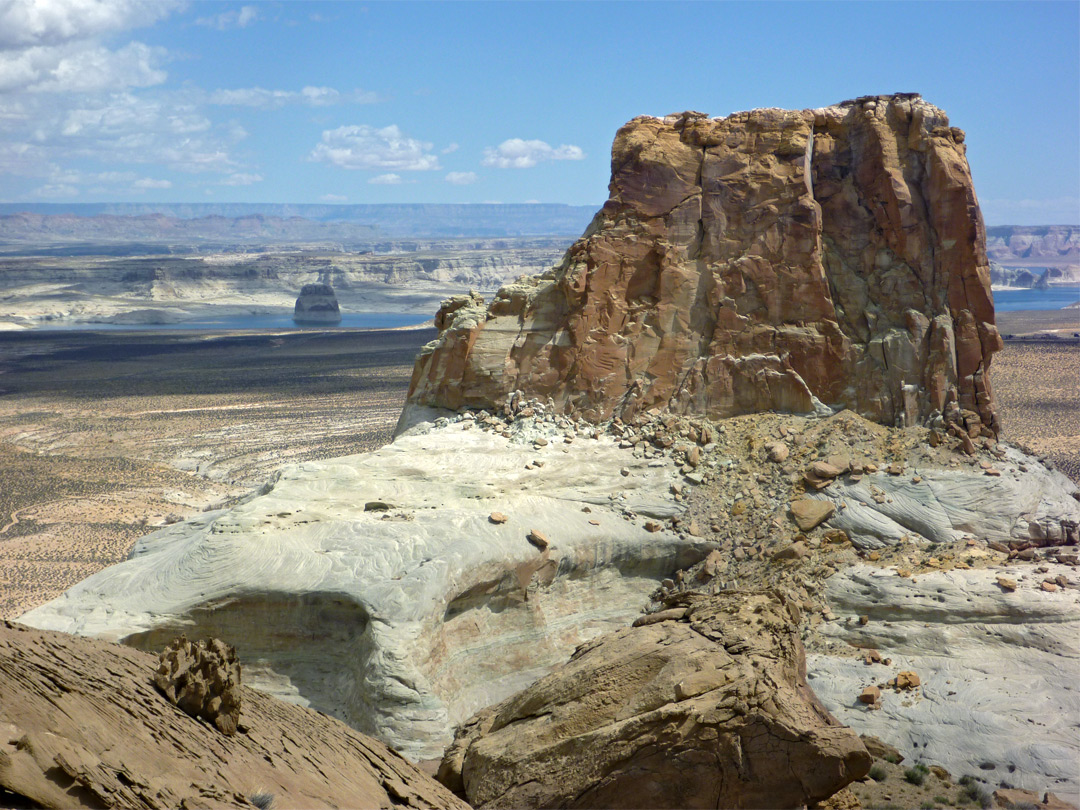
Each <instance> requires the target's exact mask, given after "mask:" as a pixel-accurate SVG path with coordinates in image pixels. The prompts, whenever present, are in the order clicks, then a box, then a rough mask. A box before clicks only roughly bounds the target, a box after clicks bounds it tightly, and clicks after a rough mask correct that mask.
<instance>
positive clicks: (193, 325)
mask: <svg viewBox="0 0 1080 810" xmlns="http://www.w3.org/2000/svg"><path fill="white" fill-rule="evenodd" d="M430 319H431V314H430V313H411V314H402V313H399V312H392V313H385V312H356V313H349V314H344V315H342V316H341V323H339V324H336V325H334V326H322V325H319V326H312V325H306V324H305V325H304V326H297V325H296V323H294V322H293V319H292V315H238V316H236V317H230V318H215V319H212V320H202V321H184V322H183V323H149V324H127V323H63V322H56V323H50V322H43V323H42V324H41V325H40V326H38V327H37V329H45V330H47V329H58V330H64V331H69V330H94V331H105V332H150V331H159V332H160V331H168V330H173V329H183V330H187V329H201V330H221V331H232V330H237V329H318V330H325V329H339V328H344V329H393V328H396V327H401V326H415V325H416V324H418V323H423V322H424V321H427V320H430Z"/></svg>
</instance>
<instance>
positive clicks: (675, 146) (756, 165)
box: [401, 93, 1001, 436]
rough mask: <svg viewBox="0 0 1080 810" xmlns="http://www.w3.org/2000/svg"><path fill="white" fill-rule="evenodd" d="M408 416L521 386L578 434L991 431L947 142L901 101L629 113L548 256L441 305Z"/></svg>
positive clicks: (990, 321)
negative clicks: (860, 427) (596, 196)
mask: <svg viewBox="0 0 1080 810" xmlns="http://www.w3.org/2000/svg"><path fill="white" fill-rule="evenodd" d="M436 325H437V326H438V327H439V328H440V329H441V330H442V331H441V334H440V335H439V337H438V339H437V340H435V341H434V342H433V343H431V344H429V345H428V346H427V347H425V348H424V350H423V352H422V353H421V356H420V357H419V358H418V360H417V363H416V367H415V369H414V372H413V377H412V381H411V385H410V390H409V397H408V403H409V404H408V406H407V408H406V413H405V414H403V416H402V423H401V424H402V426H406V425H407V424H409V422H410V421H411V420H412V419H413V418H414V417H411V416H410V415H409V410H410V409H412V408H415V407H416V406H429V407H437V408H447V409H452V410H457V409H460V408H463V407H474V408H490V407H493V406H495V405H496V404H501V403H502V402H503V401H504V400H505V398H506V397H507V395H509V394H511V393H512V392H513V391H515V390H521V391H522V392H524V393H525V394H526V395H528V396H538V397H541V398H545V397H550V398H551V399H552V400H553V401H554V403H555V405H556V407H557V408H558V409H560V410H561V411H562V412H564V413H575V414H578V415H580V416H583V417H585V418H587V419H591V420H594V421H600V420H604V419H608V418H611V417H612V416H621V417H623V418H627V417H632V416H633V415H635V414H636V413H638V412H641V411H645V410H649V409H652V408H660V409H667V410H670V411H673V412H676V413H693V414H700V415H705V416H708V417H712V418H722V417H728V416H733V415H737V414H744V413H754V412H758V411H770V410H771V411H780V412H789V413H807V412H814V411H819V412H820V411H822V410H823V408H829V409H841V408H848V409H851V410H853V411H855V412H857V413H859V414H861V415H863V416H865V417H867V418H869V419H872V420H874V421H877V422H880V423H883V424H888V425H897V426H906V425H912V424H923V423H926V422H928V421H931V420H934V419H936V417H937V416H939V415H940V416H941V417H943V418H944V419H945V420H946V421H947V422H949V423H950V424H956V425H957V427H963V428H965V429H966V430H967V432H969V433H970V434H971V435H973V436H977V435H979V434H980V433H982V432H985V433H987V434H989V433H993V434H995V435H996V434H997V431H998V420H997V416H996V414H995V410H994V399H993V394H992V390H991V387H990V379H989V376H988V373H987V370H988V367H989V364H990V359H991V356H992V355H993V353H994V352H996V351H998V350H999V349H1000V348H1001V339H1000V336H999V335H998V332H997V328H996V327H995V325H994V307H993V299H992V297H991V292H990V268H989V262H988V260H987V257H986V236H985V228H984V225H983V221H982V216H981V214H980V212H979V207H978V203H977V201H976V197H975V191H974V189H973V187H972V181H971V173H970V170H969V168H968V163H967V158H966V156H965V147H964V133H963V132H962V131H961V130H959V129H957V128H956V127H951V126H950V125H949V119H948V117H947V116H946V115H945V113H944V112H943V111H942V110H940V109H938V108H937V107H934V106H932V105H930V104H928V103H927V102H925V101H923V100H922V99H921V98H920V97H919V96H918V95H917V94H910V93H904V94H897V95H892V96H873V97H866V98H860V99H857V100H854V101H846V102H843V103H842V104H839V105H836V106H832V107H826V108H823V109H815V110H798V111H789V110H779V109H759V110H752V111H750V112H739V113H735V114H733V115H729V116H728V117H726V118H709V117H708V116H706V115H704V114H702V113H698V112H684V113H680V114H677V115H669V116H666V117H665V118H655V117H650V116H639V117H637V118H634V119H633V120H632V121H630V122H629V123H627V124H626V125H624V126H623V127H622V128H621V129H620V130H619V132H618V134H617V135H616V136H615V142H614V145H613V147H612V155H611V183H610V198H609V199H608V201H607V202H606V203H605V204H604V206H603V208H602V209H601V210H600V211H599V212H598V213H597V215H596V217H595V218H594V220H593V222H592V224H591V225H590V226H589V227H588V229H587V230H586V231H585V233H584V235H583V236H582V237H581V238H580V239H578V240H577V242H575V243H574V245H573V246H571V248H570V249H569V250H568V251H567V253H566V255H565V257H564V258H563V260H562V262H561V263H560V264H559V265H557V266H556V267H555V268H554V269H552V270H550V271H548V272H547V273H544V274H542V275H539V276H534V277H529V278H526V277H523V278H521V279H519V280H518V281H517V282H516V283H512V284H509V285H507V286H505V287H503V288H502V289H501V290H499V292H498V293H497V294H496V296H495V298H494V300H493V301H492V302H491V304H490V305H489V306H485V305H484V302H483V300H482V299H481V298H480V297H479V296H476V295H466V296H456V297H454V298H451V299H449V300H448V301H446V302H444V304H443V306H442V308H441V309H440V310H439V313H438V316H437V317H436Z"/></svg>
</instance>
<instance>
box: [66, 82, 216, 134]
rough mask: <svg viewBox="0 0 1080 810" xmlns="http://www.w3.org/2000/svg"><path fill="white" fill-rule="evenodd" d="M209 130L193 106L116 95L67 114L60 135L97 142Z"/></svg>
mask: <svg viewBox="0 0 1080 810" xmlns="http://www.w3.org/2000/svg"><path fill="white" fill-rule="evenodd" d="M210 128H211V124H210V120H209V119H208V118H206V117H205V116H203V115H202V114H200V113H199V112H198V111H197V110H196V109H195V107H194V106H193V105H190V104H183V103H180V102H174V103H165V102H159V101H154V100H150V99H144V98H140V97H138V96H135V95H133V94H131V93H116V94H114V95H111V96H109V97H108V98H105V99H99V100H98V101H97V102H96V103H88V104H87V105H86V106H82V107H75V108H74V109H71V110H69V111H68V113H67V115H66V116H65V117H64V123H63V130H62V134H63V135H65V136H77V135H81V136H85V137H96V138H101V137H103V136H116V135H125V134H131V133H138V134H140V135H143V136H145V135H146V134H148V133H151V132H156V133H169V134H173V135H191V134H194V133H197V132H206V131H207V130H209V129H210Z"/></svg>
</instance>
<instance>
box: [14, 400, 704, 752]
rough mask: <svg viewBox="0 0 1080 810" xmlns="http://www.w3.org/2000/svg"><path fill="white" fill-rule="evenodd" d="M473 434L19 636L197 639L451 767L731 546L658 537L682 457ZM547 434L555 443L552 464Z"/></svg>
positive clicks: (366, 461) (422, 439) (223, 523)
mask: <svg viewBox="0 0 1080 810" xmlns="http://www.w3.org/2000/svg"><path fill="white" fill-rule="evenodd" d="M473 426H474V422H473V421H468V420H464V421H460V422H452V423H450V424H447V425H444V426H442V427H440V428H436V429H431V426H430V425H426V426H424V427H422V428H418V429H417V430H416V431H415V432H413V433H410V434H407V435H403V436H399V437H398V438H397V439H396V440H395V441H394V443H393V444H391V445H388V446H386V447H384V448H382V449H380V450H378V451H376V452H374V453H370V454H365V455H362V456H353V457H347V458H340V459H334V460H332V461H325V462H318V463H306V464H302V465H299V466H296V467H290V468H286V469H285V470H284V471H283V472H281V473H280V475H279V477H278V479H277V481H276V482H275V483H274V485H273V486H272V488H270V491H269V492H267V493H266V494H264V495H262V496H261V497H257V498H254V499H251V500H248V501H247V502H246V503H243V504H241V505H239V506H236V507H234V508H232V509H230V510H228V511H224V512H208V513H205V514H203V515H201V516H199V517H198V518H197V519H194V520H192V521H191V522H189V523H178V524H176V525H174V526H170V527H167V528H166V529H163V530H161V531H158V532H156V533H154V534H151V535H149V536H147V537H145V538H143V539H142V540H140V541H139V543H138V544H137V545H136V547H135V550H134V551H133V556H132V558H131V559H129V560H127V561H126V562H123V563H121V564H119V565H116V566H113V567H112V568H108V569H105V570H104V571H101V572H99V573H98V574H95V575H94V576H93V577H90V578H89V579H87V580H84V581H83V582H81V583H80V584H79V585H77V586H75V587H74V588H72V589H71V590H69V591H68V592H67V593H66V594H64V595H63V596H62V597H60V598H59V599H57V600H54V601H53V602H50V603H48V604H46V605H43V606H42V607H40V608H37V609H36V610H33V611H31V612H30V613H27V614H25V615H24V616H23V617H22V619H21V621H23V622H25V623H27V624H31V625H34V626H38V627H44V628H48V629H56V630H64V631H69V632H76V633H80V634H84V635H92V636H98V637H102V638H106V639H109V640H114V641H119V640H126V642H127V643H130V644H133V645H137V646H139V647H141V648H142V649H146V650H152V651H155V652H156V651H158V650H160V649H161V648H162V647H163V646H164V645H165V644H167V643H168V642H169V641H171V640H172V639H173V638H175V637H176V636H177V635H179V634H180V633H187V634H188V635H189V636H196V635H197V636H213V637H215V638H220V639H222V640H223V641H225V642H226V643H228V644H231V645H233V646H235V647H236V650H237V653H238V655H239V658H240V660H241V662H242V663H243V665H244V682H245V683H246V684H247V685H249V686H257V687H259V688H262V689H266V690H268V691H271V692H272V693H274V694H277V695H279V696H282V697H285V698H287V699H291V700H295V701H298V702H301V703H302V704H304V705H311V706H312V707H314V708H317V709H320V710H322V711H325V712H327V713H329V714H332V715H334V716H336V717H338V718H340V719H343V720H345V721H346V722H347V723H349V724H350V725H352V726H353V727H354V728H358V729H359V730H361V731H363V732H365V733H370V734H372V735H373V736H376V737H378V738H379V739H381V740H384V741H387V742H390V743H391V744H393V745H394V747H395V748H396V749H397V750H400V751H402V752H403V753H406V754H407V755H409V756H411V757H415V758H416V759H427V758H433V757H438V756H441V754H442V751H443V749H444V748H445V746H446V744H447V743H448V742H449V741H450V740H451V738H452V727H453V726H454V725H456V724H457V723H459V722H461V721H463V720H465V719H466V718H468V717H469V716H471V715H472V714H473V713H474V712H476V711H477V710H478V709H479V708H481V707H483V706H487V705H490V704H491V703H494V702H497V701H499V700H502V699H503V698H505V697H508V696H509V695H511V694H513V693H514V692H516V691H517V690H519V689H521V688H523V687H525V686H527V685H528V684H529V683H531V682H532V681H534V680H535V679H536V678H538V677H539V676H541V675H543V674H545V673H546V672H548V671H549V670H550V668H551V667H553V666H556V665H558V664H561V663H562V662H563V661H565V660H566V657H567V656H568V655H569V654H570V653H571V652H572V651H573V649H574V648H575V647H576V646H577V645H578V644H581V643H582V642H584V641H588V640H590V639H592V638H595V637H596V636H597V635H599V634H601V633H603V632H605V631H607V630H610V629H613V628H615V627H620V626H623V625H625V624H626V623H627V622H629V621H630V620H632V618H633V617H634V616H636V615H637V614H638V612H639V611H640V610H641V608H642V606H643V605H644V604H645V603H646V602H647V601H648V598H649V594H650V593H651V592H652V591H654V590H655V589H656V587H657V585H658V584H659V583H660V581H661V580H663V579H664V578H665V577H668V576H670V575H672V574H673V573H674V572H675V571H676V570H678V569H680V568H683V567H686V566H687V565H690V564H692V563H694V562H696V561H698V560H700V559H703V558H704V557H705V556H706V555H707V554H708V553H709V551H710V550H712V549H713V548H715V545H712V544H710V543H709V542H708V541H706V540H704V539H701V538H693V537H688V538H683V537H680V536H679V535H677V534H676V533H674V532H672V531H670V530H668V529H666V530H664V531H659V532H649V531H646V529H645V527H644V523H645V521H646V519H650V518H667V517H670V516H671V515H674V514H676V513H677V512H678V511H679V510H680V509H681V508H682V507H681V506H680V505H679V504H678V503H677V502H676V501H675V500H674V498H673V496H672V495H671V494H670V492H669V490H670V485H671V482H672V481H673V480H675V471H674V468H673V465H672V463H671V461H670V460H666V461H665V460H647V459H637V458H634V457H633V456H631V455H630V454H628V453H626V452H625V451H624V450H620V449H619V448H618V447H617V446H616V442H615V441H614V440H613V439H612V438H610V437H607V436H603V437H601V438H599V439H591V438H588V436H580V437H578V438H577V439H576V440H575V441H574V442H573V443H572V444H566V443H565V442H564V441H563V439H564V429H561V428H558V427H556V425H555V424H553V423H546V422H538V421H537V420H530V419H520V420H515V422H514V424H513V426H512V428H513V432H510V431H509V430H508V431H507V433H508V435H511V437H512V438H510V439H507V438H504V437H503V436H502V435H501V434H498V433H494V432H488V431H483V430H477V429H472V430H463V429H462V428H463V427H473ZM544 437H548V438H550V439H558V443H557V444H556V443H555V442H554V441H551V442H550V443H549V444H548V445H547V446H544V447H541V448H539V449H538V448H537V447H536V445H535V440H536V439H539V438H544ZM533 461H542V462H543V464H544V466H543V468H541V469H537V468H535V466H534V465H533V466H534V469H532V470H528V469H526V465H527V464H528V465H532V462H533ZM621 468H628V469H629V470H630V472H631V475H630V476H629V477H624V476H622V475H620V473H619V470H620V469H621ZM371 502H378V503H379V504H381V505H382V506H383V507H385V508H383V509H381V510H380V511H366V510H365V504H367V503H371ZM585 508H588V509H589V510H591V511H589V512H585V511H583V509H585ZM494 511H498V512H501V513H502V514H504V515H506V517H507V520H506V522H505V523H493V522H491V520H490V516H491V514H492V512H494ZM534 530H535V531H537V532H540V533H542V534H543V535H544V536H545V537H546V538H547V539H548V547H547V548H546V549H542V550H541V549H539V548H537V546H536V545H533V544H532V543H531V542H530V541H529V540H528V539H527V537H528V535H529V533H530V532H531V531H534Z"/></svg>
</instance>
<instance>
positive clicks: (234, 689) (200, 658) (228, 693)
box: [154, 636, 240, 736]
mask: <svg viewBox="0 0 1080 810" xmlns="http://www.w3.org/2000/svg"><path fill="white" fill-rule="evenodd" d="M154 683H155V684H156V685H157V688H158V689H160V690H161V691H162V694H164V695H165V697H167V698H168V699H169V702H170V703H174V704H176V705H177V706H179V707H180V708H181V709H183V710H184V711H185V712H187V713H188V714H190V715H191V716H192V717H198V718H201V719H203V720H206V721H208V722H209V723H210V724H211V725H213V726H214V727H215V728H216V729H217V730H218V731H220V732H221V733H222V734H225V735H227V736H232V735H233V734H235V733H236V727H237V724H238V723H239V722H240V664H239V662H238V661H237V660H236V650H235V649H234V648H233V647H230V646H229V645H228V644H226V643H225V642H223V641H221V640H220V639H216V638H214V639H207V640H206V641H200V642H197V643H195V642H191V641H188V640H187V637H186V636H181V637H180V638H177V639H174V640H173V642H172V643H171V644H169V646H168V647H166V648H165V649H164V650H163V651H162V652H161V655H159V656H158V667H157V670H156V671H155V672H154Z"/></svg>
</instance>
